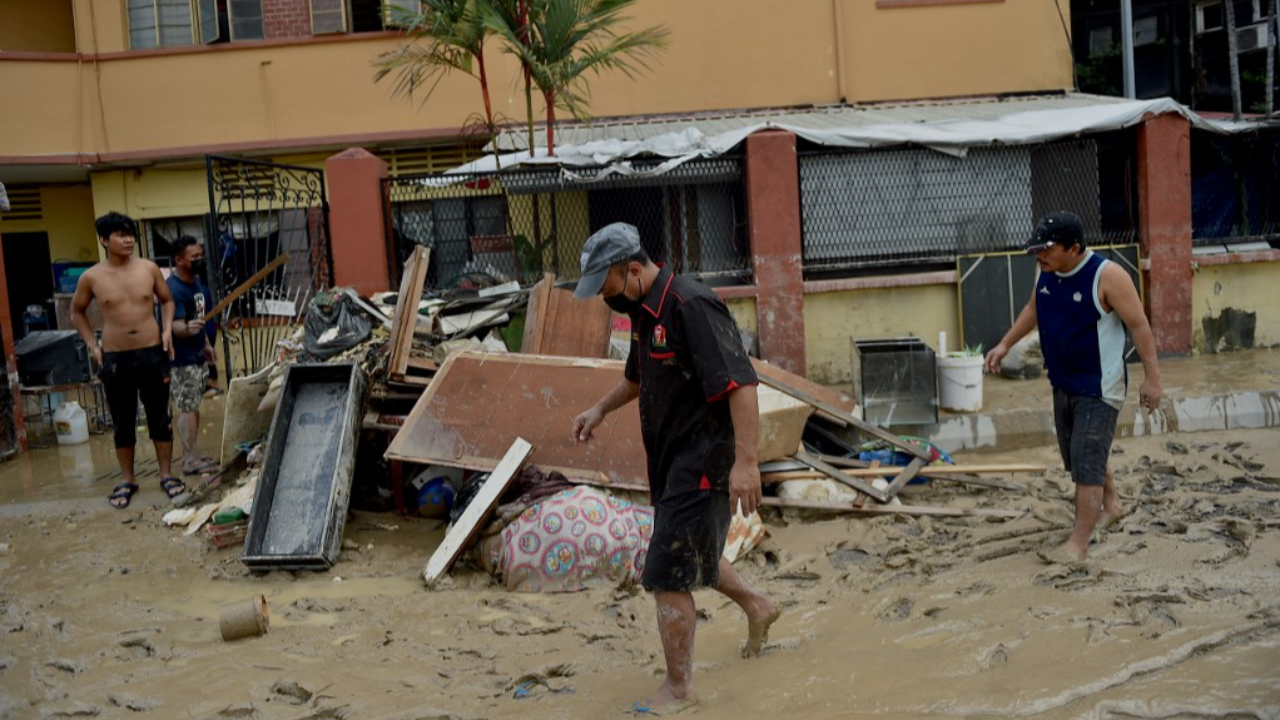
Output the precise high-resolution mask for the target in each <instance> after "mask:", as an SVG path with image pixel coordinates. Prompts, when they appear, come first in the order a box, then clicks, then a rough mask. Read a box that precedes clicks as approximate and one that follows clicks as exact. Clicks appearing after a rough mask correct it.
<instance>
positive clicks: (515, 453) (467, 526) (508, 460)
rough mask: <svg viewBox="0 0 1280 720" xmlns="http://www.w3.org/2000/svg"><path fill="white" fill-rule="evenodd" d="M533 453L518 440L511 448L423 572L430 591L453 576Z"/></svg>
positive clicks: (522, 440)
mask: <svg viewBox="0 0 1280 720" xmlns="http://www.w3.org/2000/svg"><path fill="white" fill-rule="evenodd" d="M532 452H533V446H532V445H530V444H529V443H528V442H527V441H526V440H524V439H523V438H516V441H515V442H514V443H512V444H511V448H510V449H509V450H507V454H506V455H504V456H503V457H502V461H501V462H499V463H498V467H496V468H494V471H493V474H492V475H490V476H489V479H488V480H485V481H484V484H483V485H481V486H480V490H479V492H477V493H476V496H475V497H474V498H472V499H471V504H470V505H467V509H466V510H464V511H463V512H462V517H460V518H458V521H457V522H455V523H454V524H453V525H452V526H451V527H450V528H449V532H448V533H446V534H445V536H444V541H443V542H441V543H440V547H437V548H436V551H435V552H433V553H431V559H429V560H427V565H426V567H424V568H423V570H422V579H423V580H425V581H426V583H427V587H431V586H432V585H435V583H436V581H437V580H439V579H440V576H441V575H444V574H445V573H446V572H449V568H450V567H452V566H453V563H454V561H455V560H457V559H458V556H459V555H461V554H462V551H463V550H464V549H466V547H467V545H468V544H470V543H471V540H472V538H474V537H475V536H476V533H478V532H480V527H481V526H482V525H483V524H484V522H485V520H486V519H487V518H488V517H489V514H490V513H491V512H493V508H494V507H496V506H497V504H498V500H499V498H501V497H502V494H503V493H504V492H506V491H507V488H508V487H510V485H511V481H512V480H514V479H515V476H516V473H517V472H519V470H520V466H521V465H524V461H525V460H526V459H527V458H528V457H529V454H530V453H532Z"/></svg>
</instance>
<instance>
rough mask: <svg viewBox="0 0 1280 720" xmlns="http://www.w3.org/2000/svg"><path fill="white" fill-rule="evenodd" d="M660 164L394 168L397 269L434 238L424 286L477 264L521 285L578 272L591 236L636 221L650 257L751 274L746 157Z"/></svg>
mask: <svg viewBox="0 0 1280 720" xmlns="http://www.w3.org/2000/svg"><path fill="white" fill-rule="evenodd" d="M660 162H661V161H658V160H645V161H633V162H632V163H629V164H625V165H613V166H599V167H587V168H582V167H575V168H567V169H561V168H524V167H521V168H516V169H511V170H503V171H500V172H496V173H481V174H425V175H402V176H398V177H392V178H389V179H388V180H386V181H385V185H384V196H385V199H386V202H387V205H388V208H389V210H390V212H389V214H388V223H387V247H388V249H389V250H390V252H389V256H390V257H391V258H392V262H393V263H394V267H393V268H392V270H393V271H394V272H393V273H392V276H393V277H398V276H399V274H400V272H401V269H402V268H403V267H404V262H405V260H406V259H407V258H408V256H409V254H410V253H411V252H412V250H413V247H414V246H415V245H428V246H430V247H432V255H431V268H430V273H429V275H428V279H427V283H428V287H433V288H450V287H457V286H459V285H461V284H463V283H465V282H466V280H467V278H469V277H471V278H474V277H475V276H476V275H477V274H478V275H482V276H487V277H489V278H491V279H492V280H497V281H510V280H517V281H519V282H521V283H522V284H527V283H530V282H534V281H536V280H537V279H539V278H540V277H541V276H542V273H543V272H553V273H555V274H556V275H557V276H558V277H560V278H561V279H574V278H577V277H579V275H580V274H581V272H580V264H579V263H580V255H581V252H582V246H583V244H584V243H585V242H586V239H587V238H588V237H589V236H590V235H591V234H592V233H593V232H595V231H596V230H599V229H600V228H601V227H604V226H605V225H608V224H609V223H613V222H628V223H631V224H632V225H635V226H636V227H637V228H638V229H639V231H640V237H641V242H642V243H643V245H644V247H645V249H646V250H647V251H648V252H649V255H650V256H651V257H652V258H653V259H654V260H655V261H661V262H665V263H667V264H668V265H669V266H670V267H672V268H673V269H674V270H675V271H676V272H681V273H690V274H693V275H697V276H699V277H701V278H703V279H704V280H707V281H709V282H719V283H726V282H735V281H737V282H749V281H750V279H751V276H752V268H751V254H750V251H749V247H748V236H747V208H746V196H745V187H744V183H743V161H742V159H741V158H740V157H719V158H713V159H695V160H690V161H687V162H684V163H681V164H679V165H677V166H676V167H674V168H672V169H670V170H668V171H667V172H665V173H661V174H653V172H652V171H653V170H654V168H655V167H656V166H657V165H658V164H659V163H660Z"/></svg>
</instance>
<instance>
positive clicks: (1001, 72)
mask: <svg viewBox="0 0 1280 720" xmlns="http://www.w3.org/2000/svg"><path fill="white" fill-rule="evenodd" d="M834 1H835V2H836V3H837V4H838V5H839V7H840V10H841V15H842V16H843V24H844V28H845V32H844V39H845V44H844V52H843V58H844V62H843V63H842V68H843V71H844V75H845V77H846V78H847V80H846V90H847V92H848V99H849V101H851V102H869V101H876V100H902V99H911V98H926V97H939V96H952V97H955V96H962V95H985V94H992V93H1009V92H1034V91H1041V90H1063V89H1070V88H1071V87H1072V73H1071V70H1072V57H1071V47H1070V42H1069V41H1068V38H1067V28H1064V27H1063V21H1062V20H1061V19H1060V18H1059V15H1058V13H1059V10H1061V12H1062V15H1061V17H1062V18H1066V19H1067V23H1068V27H1069V26H1070V25H1069V23H1070V18H1071V7H1070V5H1071V3H1070V0H1032V1H1031V2H1028V1H1027V0H1005V1H1004V2H994V3H977V4H961V5H935V6H917V7H900V8H881V7H877V3H875V2H873V1H872V0H834ZM1055 2H1056V3H1058V7H1055Z"/></svg>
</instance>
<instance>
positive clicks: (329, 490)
mask: <svg viewBox="0 0 1280 720" xmlns="http://www.w3.org/2000/svg"><path fill="white" fill-rule="evenodd" d="M363 408H364V375H363V373H362V372H361V370H360V367H359V366H358V365H354V364H336V363H335V364H318V365H293V366H290V367H289V368H288V369H287V370H286V371H285V375H284V385H283V388H282V391H281V394H280V400H279V402H278V404H277V405H276V410H275V414H274V416H273V417H272V419H271V432H270V434H269V435H268V436H267V449H266V457H265V459H264V461H263V464H262V473H261V475H260V476H259V479H258V489H257V494H256V496H255V497H254V501H253V511H252V514H251V515H250V520H249V533H248V538H247V540H246V542H245V549H244V554H243V555H241V556H240V561H241V562H242V563H244V564H245V565H246V566H248V567H249V568H250V569H253V570H275V569H321V570H323V569H328V568H330V567H332V566H333V563H334V562H336V561H337V559H338V551H339V549H340V547H341V544H342V530H343V526H344V524H345V523H346V519H347V506H348V503H349V501H350V497H351V476H352V471H353V470H354V468H355V458H356V441H357V439H358V437H359V425H360V419H361V417H362V415H363Z"/></svg>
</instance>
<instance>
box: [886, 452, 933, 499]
mask: <svg viewBox="0 0 1280 720" xmlns="http://www.w3.org/2000/svg"><path fill="white" fill-rule="evenodd" d="M927 463H928V461H927V460H925V459H924V458H915V459H913V460H912V461H911V462H910V463H908V464H907V466H906V467H905V468H903V469H902V472H900V473H898V476H897V477H895V478H894V479H893V482H891V483H889V487H887V488H885V489H884V494H885V495H888V496H889V497H890V498H892V497H893V496H894V495H897V494H898V491H899V490H901V489H902V486H903V485H906V484H907V483H909V482H911V480H912V478H914V477H915V476H916V474H917V473H919V472H920V471H921V470H922V469H923V468H924V466H925V465H926V464H927ZM874 469H876V470H879V469H880V468H878V467H877V468H874Z"/></svg>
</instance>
